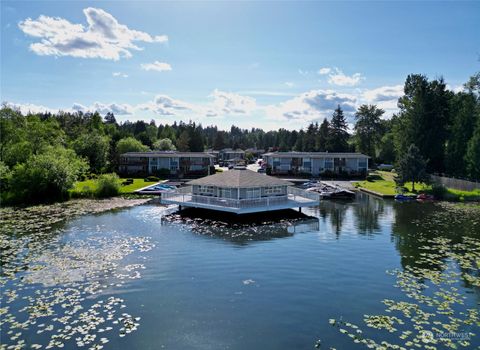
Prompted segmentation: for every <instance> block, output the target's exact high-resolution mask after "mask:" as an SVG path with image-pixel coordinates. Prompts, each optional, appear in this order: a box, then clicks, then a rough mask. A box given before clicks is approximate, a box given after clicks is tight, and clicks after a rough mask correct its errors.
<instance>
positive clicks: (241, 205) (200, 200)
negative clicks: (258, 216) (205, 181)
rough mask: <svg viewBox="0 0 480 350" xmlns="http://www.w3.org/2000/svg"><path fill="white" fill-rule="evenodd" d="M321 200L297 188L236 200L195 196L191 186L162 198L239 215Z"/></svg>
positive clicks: (183, 204)
mask: <svg viewBox="0 0 480 350" xmlns="http://www.w3.org/2000/svg"><path fill="white" fill-rule="evenodd" d="M319 200H320V197H319V196H318V194H316V193H312V192H307V191H304V190H301V189H298V188H295V187H288V188H287V194H286V195H282V196H269V197H260V198H247V199H234V198H222V197H214V196H203V195H197V194H193V193H192V188H191V186H187V187H184V188H181V189H179V190H177V191H175V192H171V193H162V198H161V201H162V203H164V204H178V205H180V206H186V207H195V208H204V209H212V210H219V211H228V212H232V213H237V214H246V213H255V212H262V211H272V210H281V209H289V208H301V207H307V206H314V205H317V204H318V203H319Z"/></svg>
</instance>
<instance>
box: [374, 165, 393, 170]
mask: <svg viewBox="0 0 480 350" xmlns="http://www.w3.org/2000/svg"><path fill="white" fill-rule="evenodd" d="M392 169H393V165H392V164H380V165H379V166H378V170H387V171H390V170H392Z"/></svg>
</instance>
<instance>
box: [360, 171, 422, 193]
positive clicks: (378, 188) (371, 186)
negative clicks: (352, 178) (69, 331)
mask: <svg viewBox="0 0 480 350" xmlns="http://www.w3.org/2000/svg"><path fill="white" fill-rule="evenodd" d="M370 175H376V176H378V179H375V180H373V181H367V180H365V181H359V182H355V183H354V185H355V186H356V187H360V188H365V189H367V190H370V191H374V192H377V193H379V194H382V195H387V196H393V195H395V194H397V193H398V191H397V184H396V183H395V181H394V177H395V174H394V173H391V172H388V171H375V172H373V173H370ZM404 187H405V188H406V189H407V192H406V194H412V183H411V182H407V183H406V184H405V186H404ZM429 188H430V187H429V186H426V185H425V184H419V183H416V184H415V190H416V191H417V192H422V191H427V190H428V189H429Z"/></svg>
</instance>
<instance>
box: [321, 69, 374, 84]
mask: <svg viewBox="0 0 480 350" xmlns="http://www.w3.org/2000/svg"><path fill="white" fill-rule="evenodd" d="M317 73H318V74H319V75H328V82H329V84H332V85H337V86H356V85H358V84H360V82H362V81H363V80H365V77H364V76H363V75H362V74H360V73H355V74H353V75H346V74H345V73H343V72H342V71H341V70H340V69H338V68H337V67H334V68H330V67H323V68H320V69H319V70H318V71H317Z"/></svg>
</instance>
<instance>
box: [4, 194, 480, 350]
mask: <svg viewBox="0 0 480 350" xmlns="http://www.w3.org/2000/svg"><path fill="white" fill-rule="evenodd" d="M163 210H164V208H162V207H161V206H157V205H142V206H138V207H133V208H130V209H124V210H117V211H113V212H107V213H103V214H99V215H86V216H81V217H78V218H76V219H72V220H70V221H67V222H65V223H62V224H57V225H54V226H53V227H52V228H48V229H46V230H44V232H42V234H41V237H40V238H35V234H33V233H29V234H25V235H21V232H17V235H16V236H15V237H13V238H9V240H8V242H7V243H5V242H4V243H3V244H4V247H3V248H5V247H6V248H7V249H6V250H5V251H7V252H8V254H3V255H2V284H3V286H2V297H1V298H2V299H1V300H2V305H1V306H2V308H6V310H5V309H4V311H2V313H3V315H1V316H0V317H2V326H1V327H2V328H1V331H2V332H1V343H2V346H4V347H7V346H8V345H14V344H18V343H19V342H20V345H22V344H26V345H27V348H30V346H31V345H32V344H38V345H39V346H40V345H42V346H43V347H42V348H45V347H46V346H48V344H49V343H50V345H51V346H52V348H56V346H59V345H60V344H61V345H60V346H62V347H64V348H75V347H80V348H91V347H92V346H96V348H97V349H100V348H101V347H103V348H104V349H163V348H165V349H312V348H314V346H315V343H316V341H317V340H321V348H325V349H328V348H329V347H335V348H337V349H355V348H359V349H360V348H365V345H363V344H361V343H360V344H356V343H354V342H353V341H352V339H350V338H349V337H348V335H346V334H342V333H341V332H340V331H339V327H335V326H332V325H331V324H329V319H336V320H344V321H346V322H351V323H353V324H356V325H358V326H361V328H362V329H363V331H364V333H363V335H365V336H368V337H371V338H372V339H375V340H376V341H378V342H381V341H383V340H384V341H389V342H390V341H391V342H393V343H399V342H398V335H396V334H395V333H390V332H388V331H386V330H378V329H375V328H371V327H366V326H365V324H364V322H363V318H364V315H384V314H388V313H386V312H385V308H386V306H385V305H384V303H382V300H384V299H391V300H395V301H409V300H410V299H409V298H408V297H407V296H406V293H405V292H404V291H402V289H401V288H399V287H396V286H395V283H396V281H397V277H396V276H395V275H392V274H388V273H386V271H387V270H390V271H391V270H395V269H399V271H404V269H408V267H412V266H416V265H417V264H420V265H422V264H423V265H424V264H425V261H424V260H422V259H424V258H425V257H427V258H428V259H430V258H429V257H428V254H429V253H428V252H429V250H425V249H424V248H422V247H425V244H426V243H425V242H429V241H430V240H431V239H436V238H439V237H441V238H446V239H448V243H446V245H447V246H450V245H452V244H455V243H459V242H460V243H461V242H463V239H464V237H472V241H469V242H470V243H467V244H473V245H472V250H471V251H474V250H475V251H476V249H478V251H480V246H478V245H476V244H477V243H478V242H479V241H478V239H480V224H478V220H476V221H475V220H472V218H471V217H467V218H462V217H460V216H459V215H456V214H455V211H448V210H445V209H442V208H441V207H440V206H438V205H434V204H431V203H395V202H393V201H383V200H379V199H376V198H373V197H370V196H366V195H358V196H357V199H356V200H355V201H350V202H330V201H324V202H323V203H322V204H321V205H320V206H319V207H314V208H309V209H304V210H303V214H302V215H299V214H298V213H295V212H293V211H289V212H288V213H287V212H281V213H280V214H278V215H276V217H274V216H271V215H268V214H265V215H260V218H258V217H257V221H258V222H250V220H253V218H252V217H246V218H245V219H243V221H242V222H240V223H232V222H230V221H229V220H228V218H226V217H225V216H224V215H219V216H215V215H212V214H211V213H205V212H200V213H199V212H192V211H187V212H185V213H184V214H183V215H178V214H172V215H170V216H165V215H163V214H162V213H163ZM197 215H199V216H200V218H197V217H196V216H197ZM472 242H473V243H472ZM442 244H443V243H442ZM19 247H21V248H22V249H19ZM443 249H445V244H444V246H443V248H438V246H434V248H433V249H432V254H433V255H432V256H433V258H432V259H430V260H428V261H429V263H428V264H427V268H428V269H430V270H432V271H439V270H440V271H441V270H442V267H441V266H440V265H441V264H440V263H439V262H438V261H437V260H436V258H437V255H435V254H438V252H439V251H441V253H442V254H444V255H445V257H447V258H445V259H444V260H443V262H444V263H446V264H447V266H449V268H452V269H453V270H454V271H457V272H458V271H462V270H460V269H459V268H458V265H457V262H456V261H455V260H454V259H453V260H452V259H449V258H448V254H447V253H445V252H444V251H443ZM469 250H470V248H469V249H467V251H469ZM425 251H426V252H427V253H425ZM425 254H427V255H425ZM472 259H473V260H476V259H478V255H476V256H474V257H473V258H472ZM479 267H480V260H478V261H477V266H476V267H475V266H474V269H473V271H470V272H471V274H472V275H473V276H476V277H478V276H479V273H478V271H479V270H478V269H479ZM464 270H465V269H464ZM475 283H476V282H475V281H474V282H473V283H469V282H468V281H465V279H462V278H458V279H457V280H454V278H453V280H451V281H449V282H447V284H448V286H449V287H450V286H452V287H454V288H457V291H458V298H460V299H461V300H462V303H458V304H454V305H453V306H452V309H453V310H454V311H455V312H458V313H462V312H466V310H468V309H470V310H478V309H479V302H480V298H479V296H480V293H479V292H480V289H479V287H478V286H475ZM421 289H422V290H425V294H426V295H430V296H431V295H433V294H434V290H435V289H433V288H421ZM122 314H123V315H122ZM457 316H458V315H457ZM435 319H436V317H433V316H432V317H431V319H430V322H433V321H434V320H435ZM438 319H439V320H440V321H441V322H444V320H442V316H440V317H439V318H438ZM473 319H474V318H473ZM404 327H407V328H408V327H409V326H408V324H406V325H404ZM425 327H427V326H425ZM439 327H441V325H439ZM122 328H123V329H122ZM410 328H411V327H410ZM410 328H408V329H410ZM412 329H413V328H412ZM130 330H131V332H129V331H130ZM478 331H479V325H478V321H474V322H473V323H472V324H470V325H466V324H462V325H461V326H460V327H459V328H458V329H457V330H456V333H458V334H462V335H463V336H464V337H465V338H466V339H467V340H468V345H466V347H465V348H477V347H478V346H479V345H480V341H479V338H480V337H479V336H478V335H465V334H466V333H468V332H472V333H478ZM18 333H20V334H18ZM92 337H93V339H92ZM52 339H53V340H52ZM22 341H24V342H25V343H23V342H22ZM55 341H56V342H57V343H55ZM425 345H427V343H421V344H420V348H423V346H425ZM438 348H442V347H441V346H439V347H438ZM460 348H461V346H460Z"/></svg>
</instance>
